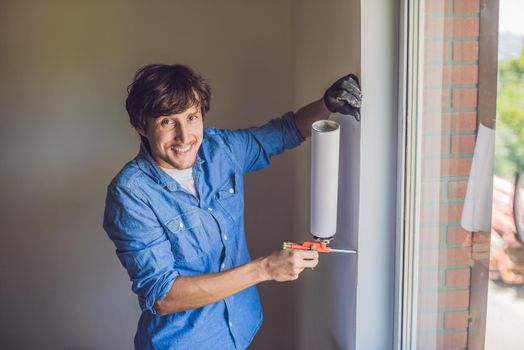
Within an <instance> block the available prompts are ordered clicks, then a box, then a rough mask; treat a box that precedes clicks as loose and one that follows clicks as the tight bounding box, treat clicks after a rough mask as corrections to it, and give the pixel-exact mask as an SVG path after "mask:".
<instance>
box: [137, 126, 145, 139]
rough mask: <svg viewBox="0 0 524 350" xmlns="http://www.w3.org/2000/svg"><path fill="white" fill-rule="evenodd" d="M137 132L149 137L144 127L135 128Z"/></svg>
mask: <svg viewBox="0 0 524 350" xmlns="http://www.w3.org/2000/svg"><path fill="white" fill-rule="evenodd" d="M135 130H136V132H137V133H138V134H139V135H140V136H143V137H145V138H146V139H147V133H146V132H145V131H144V129H143V128H135Z"/></svg>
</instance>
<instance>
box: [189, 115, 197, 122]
mask: <svg viewBox="0 0 524 350" xmlns="http://www.w3.org/2000/svg"><path fill="white" fill-rule="evenodd" d="M197 118H198V116H197V115H190V116H189V117H187V119H188V120H189V121H193V120H195V119H197Z"/></svg>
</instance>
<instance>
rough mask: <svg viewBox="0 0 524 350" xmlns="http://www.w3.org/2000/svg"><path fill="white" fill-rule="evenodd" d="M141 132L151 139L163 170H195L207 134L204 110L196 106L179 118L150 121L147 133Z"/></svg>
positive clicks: (179, 115)
mask: <svg viewBox="0 0 524 350" xmlns="http://www.w3.org/2000/svg"><path fill="white" fill-rule="evenodd" d="M138 132H139V133H140V135H142V136H144V137H145V138H147V140H148V143H149V149H150V152H151V156H152V157H153V159H154V160H155V161H156V162H157V163H158V164H159V165H160V166H161V167H163V168H171V169H172V168H175V169H179V170H182V169H188V168H191V167H192V166H193V164H195V160H196V156H197V153H198V150H199V148H200V145H201V144H202V138H203V134H204V123H203V118H202V112H201V110H200V106H195V105H193V106H191V107H189V108H188V109H186V110H185V111H184V112H182V113H178V114H172V115H169V116H160V117H157V118H149V119H148V121H147V126H146V130H138Z"/></svg>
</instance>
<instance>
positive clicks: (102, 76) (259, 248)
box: [0, 0, 295, 349]
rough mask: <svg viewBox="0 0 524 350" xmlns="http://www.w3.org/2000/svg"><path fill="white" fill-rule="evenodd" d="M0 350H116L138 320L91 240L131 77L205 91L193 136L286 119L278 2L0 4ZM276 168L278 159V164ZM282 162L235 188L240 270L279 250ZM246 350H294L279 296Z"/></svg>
mask: <svg viewBox="0 0 524 350" xmlns="http://www.w3.org/2000/svg"><path fill="white" fill-rule="evenodd" d="M0 8H1V10H0V52H2V54H1V55H0V67H1V68H0V69H1V77H2V78H1V80H0V102H1V103H0V106H1V107H0V112H1V116H2V127H1V128H0V135H1V137H0V152H1V160H2V171H1V172H0V178H1V183H2V187H1V193H2V195H1V198H2V199H1V210H0V215H1V221H2V230H1V232H2V233H1V236H2V244H0V271H1V276H2V280H1V282H0V295H1V298H0V309H1V310H2V312H1V313H0V329H1V331H0V344H2V348H6V349H28V348H39V349H66V348H67V349H129V348H132V337H133V335H134V331H135V328H136V324H137V321H138V314H139V310H138V306H137V301H136V297H135V296H134V295H133V294H132V293H131V291H130V282H129V280H128V277H127V274H126V272H125V271H124V269H123V268H122V267H121V265H120V263H119V262H118V260H117V258H116V256H115V254H114V246H113V245H112V243H111V242H110V241H109V239H108V238H107V237H106V234H105V233H104V231H103V230H102V227H101V222H102V213H103V206H104V197H105V187H106V185H107V184H108V183H109V181H110V179H111V178H112V177H113V176H114V175H115V174H116V172H117V171H118V170H119V169H120V168H121V167H122V166H123V164H124V163H125V162H126V161H128V160H130V159H131V158H132V157H133V156H134V155H135V154H136V153H137V151H138V137H137V136H136V135H135V133H134V131H133V130H132V129H131V127H130V125H129V123H128V121H127V115H126V113H125V109H124V99H125V96H126V91H125V89H126V86H127V85H128V84H129V83H130V82H131V79H132V76H133V74H134V72H135V70H136V69H137V68H139V67H140V66H142V65H144V64H147V63H153V62H155V63H156V62H164V63H175V62H177V63H187V64H190V65H191V66H193V67H194V68H196V69H197V70H199V71H200V72H201V73H202V74H203V75H204V76H205V77H207V78H208V79H209V80H210V82H211V84H212V88H213V92H214V94H213V100H212V108H211V112H210V113H209V115H208V116H207V119H206V123H208V125H214V126H220V127H232V128H236V127H244V126H251V125H254V124H260V123H262V122H264V121H266V120H268V119H269V118H270V117H273V116H277V115H279V114H280V113H281V112H284V111H286V110H289V109H290V108H291V107H292V89H293V82H292V74H293V72H292V61H291V60H292V51H291V50H292V49H291V44H290V43H291V24H290V23H291V13H290V11H291V8H290V2H289V1H282V0H270V1H268V0H265V1H243V0H227V1H220V2H217V1H213V0H207V1H204V0H201V1H150V2H128V1H111V2H103V1H93V2H91V1H87V2H70V1H33V2H28V1H21V2H2V4H1V5H0ZM290 157H291V158H290ZM290 159H292V153H291V154H287V155H284V156H283V157H281V158H279V159H276V160H275V162H274V166H273V167H272V168H271V169H268V170H265V171H262V172H260V173H257V174H254V175H251V176H248V178H247V184H246V188H247V189H246V191H247V193H246V212H247V214H246V220H247V233H248V236H249V243H250V246H251V248H252V253H253V255H254V256H259V255H262V254H267V253H268V252H270V251H271V250H272V249H275V248H278V247H279V246H280V243H281V242H282V241H283V240H288V239H290V237H291V234H292V230H293V222H292V220H291V216H290V214H289V210H288V209H289V208H291V207H293V204H294V202H292V198H293V190H294V188H293V186H292V185H293V176H294V172H295V170H294V169H289V167H288V165H287V164H288V163H289V161H290ZM261 294H262V302H263V304H264V311H265V322H264V325H263V327H262V329H261V331H260V333H259V335H258V336H257V337H256V338H255V344H254V345H253V347H252V348H253V349H267V348H273V349H291V348H294V347H295V343H294V339H295V337H294V334H295V328H294V327H295V323H294V303H293V300H294V298H293V284H277V283H271V284H266V285H262V286H261Z"/></svg>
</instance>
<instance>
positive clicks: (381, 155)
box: [355, 0, 399, 350]
mask: <svg viewBox="0 0 524 350" xmlns="http://www.w3.org/2000/svg"><path fill="white" fill-rule="evenodd" d="M398 13H399V2H398V1H396V0H394V1H391V0H367V1H362V4H361V16H362V18H363V19H364V18H365V19H367V20H362V32H361V38H362V39H361V42H362V51H361V57H362V59H361V63H362V80H363V89H362V93H363V95H364V96H365V97H364V101H363V106H362V116H363V117H362V125H361V130H362V134H361V148H360V159H361V162H360V174H361V177H360V179H361V181H360V211H359V225H360V235H359V242H358V248H359V261H358V276H359V279H358V286H357V314H356V322H357V334H356V347H355V348H356V349H359V350H360V349H362V350H368V349H369V350H374V349H392V348H393V309H394V302H395V299H394V295H395V292H394V278H395V234H396V232H395V230H396V227H397V225H396V195H397V194H396V189H397V177H396V174H397V153H398V151H397V130H398V129H397V125H398V122H397V121H398V109H397V98H398V86H399V85H398V78H397V73H398V60H397V57H398V44H397V43H398Z"/></svg>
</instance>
